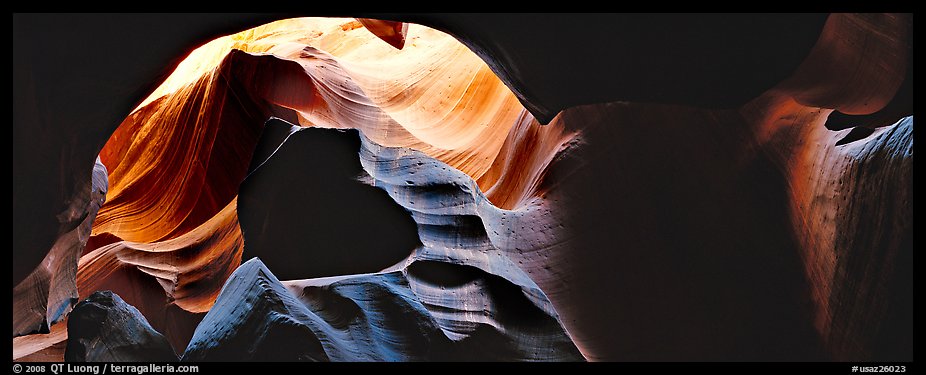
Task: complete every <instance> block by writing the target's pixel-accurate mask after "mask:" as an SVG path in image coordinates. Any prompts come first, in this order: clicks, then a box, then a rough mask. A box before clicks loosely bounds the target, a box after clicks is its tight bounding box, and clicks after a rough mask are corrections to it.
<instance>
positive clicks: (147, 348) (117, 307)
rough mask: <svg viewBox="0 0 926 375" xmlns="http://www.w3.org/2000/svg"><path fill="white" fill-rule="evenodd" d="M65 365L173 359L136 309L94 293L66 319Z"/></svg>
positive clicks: (114, 296)
mask: <svg viewBox="0 0 926 375" xmlns="http://www.w3.org/2000/svg"><path fill="white" fill-rule="evenodd" d="M64 360H65V361H68V362H147V361H152V362H165V361H176V360H177V356H176V354H174V349H173V348H171V347H170V343H168V342H167V339H165V338H164V336H163V335H161V334H160V333H158V331H155V330H154V328H151V325H149V324H148V321H147V320H145V317H144V316H142V315H141V313H140V312H138V309H136V308H134V307H132V306H131V305H129V304H126V303H125V301H123V300H122V298H119V295H118V294H114V293H113V292H110V291H102V292H94V293H93V294H91V295H90V297H88V298H87V299H85V300H83V301H81V302H80V303H78V304H77V306H75V307H74V311H73V312H72V313H71V315H70V317H69V319H68V344H67V349H66V350H65V352H64Z"/></svg>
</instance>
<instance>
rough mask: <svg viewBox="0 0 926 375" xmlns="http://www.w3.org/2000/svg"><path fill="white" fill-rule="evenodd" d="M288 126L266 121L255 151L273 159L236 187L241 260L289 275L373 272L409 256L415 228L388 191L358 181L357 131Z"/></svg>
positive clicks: (302, 277) (413, 243)
mask: <svg viewBox="0 0 926 375" xmlns="http://www.w3.org/2000/svg"><path fill="white" fill-rule="evenodd" d="M290 127H291V125H290V124H288V123H286V122H284V121H282V120H277V119H272V120H270V121H269V122H268V123H267V125H266V128H265V129H267V130H265V131H264V135H263V136H262V137H261V140H260V141H259V142H258V146H257V151H255V155H258V156H261V157H262V156H265V155H268V152H269V153H272V156H271V157H269V159H267V160H266V162H263V164H262V165H261V166H260V167H259V168H257V169H255V170H254V171H253V172H252V173H251V174H250V175H249V176H248V177H247V178H246V179H245V181H244V182H243V183H242V184H241V189H240V191H239V197H238V216H239V221H240V225H241V230H242V233H243V235H244V240H245V242H244V246H245V247H244V259H245V260H247V259H250V258H252V257H260V258H261V259H262V260H263V261H264V263H266V264H267V267H269V268H270V269H273V271H274V273H275V274H277V275H278V277H280V278H281V279H283V280H286V279H307V278H313V277H322V276H334V275H348V274H356V273H366V272H375V271H379V270H382V269H384V268H386V267H388V266H391V265H393V264H395V263H397V262H398V261H399V260H401V259H403V258H405V257H407V256H408V254H409V253H410V252H411V250H412V249H414V248H415V247H417V246H418V244H419V243H420V241H419V239H418V231H417V227H416V225H415V222H414V221H413V220H412V218H411V216H410V215H409V213H408V212H406V211H405V209H403V208H402V207H401V206H399V205H398V204H397V203H395V202H394V201H393V200H392V199H391V198H389V196H388V194H387V193H386V192H385V191H382V190H380V189H377V188H375V187H372V186H369V185H365V184H363V183H361V182H359V181H358V180H357V176H358V175H360V174H361V173H362V172H363V170H362V168H361V166H360V161H359V158H358V155H357V151H358V150H359V148H360V139H359V137H358V133H357V131H356V130H348V131H341V130H330V129H316V128H308V129H302V130H300V131H297V132H295V133H293V134H292V135H290V136H288V137H285V136H283V134H284V133H286V132H288V130H287V129H290ZM280 139H285V141H284V143H283V144H282V145H280V146H279V148H278V149H277V145H279V143H278V142H279V141H280ZM274 142H277V143H275V144H274ZM271 150H276V152H272V151H271ZM256 163H258V164H259V163H260V162H256ZM252 164H253V163H252Z"/></svg>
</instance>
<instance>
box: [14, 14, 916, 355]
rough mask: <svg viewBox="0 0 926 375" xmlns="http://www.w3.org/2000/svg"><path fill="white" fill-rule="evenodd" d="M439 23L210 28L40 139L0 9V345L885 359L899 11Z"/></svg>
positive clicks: (908, 168)
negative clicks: (112, 119)
mask: <svg viewBox="0 0 926 375" xmlns="http://www.w3.org/2000/svg"><path fill="white" fill-rule="evenodd" d="M357 16H364V17H366V16H367V15H357ZM56 17H57V16H56ZM242 17H243V18H242V19H241V21H242V22H243V24H251V23H256V22H258V21H260V22H261V23H262V22H264V21H267V19H264V18H261V17H264V16H261V17H257V16H254V17H251V18H248V17H244V16H242ZM249 17H250V16H249ZM266 17H271V16H269V15H268V16H266ZM466 17H467V16H465V15H446V16H440V15H434V16H420V15H409V16H404V15H388V16H383V17H366V18H357V19H349V18H292V19H284V20H280V21H275V22H272V23H269V24H264V25H262V26H258V27H256V28H252V29H247V30H245V31H241V32H238V33H235V34H231V35H228V36H223V37H220V38H218V39H214V40H212V41H210V42H208V43H206V44H204V45H201V46H199V47H198V48H196V49H195V50H192V52H189V53H188V54H187V55H185V57H184V58H183V59H182V61H181V60H177V61H178V62H175V63H174V64H173V65H171V64H167V63H163V64H164V66H169V67H171V68H173V71H172V73H170V74H169V75H167V76H166V78H165V79H164V80H163V81H158V82H159V83H160V85H159V86H157V87H156V88H153V89H151V90H148V91H147V92H146V93H147V94H149V95H147V96H130V99H125V98H124V97H125V96H126V94H125V92H122V91H119V90H116V92H110V91H107V90H101V91H99V92H97V95H100V96H101V97H103V98H105V97H106V95H111V96H114V97H115V96H120V97H122V99H121V100H122V101H121V102H118V103H122V104H120V105H123V104H124V105H125V106H124V108H121V109H119V110H121V111H124V112H122V117H121V118H122V120H121V123H118V126H116V124H106V123H103V124H97V125H93V126H91V127H90V130H92V131H87V132H82V133H80V132H78V133H62V134H65V135H69V136H70V137H71V138H69V139H70V142H77V143H80V145H79V146H61V147H60V148H61V150H60V153H61V154H62V155H67V154H75V155H79V157H77V158H67V159H65V158H62V159H60V160H59V159H57V158H55V157H44V158H39V159H36V160H32V159H30V158H29V157H28V156H29V155H30V154H29V153H30V152H33V151H32V150H28V149H27V148H26V147H25V146H22V145H20V143H21V142H22V141H23V140H24V139H26V138H27V137H26V136H25V134H26V133H27V132H28V131H29V129H30V128H29V126H30V125H29V124H31V123H32V122H33V121H41V122H42V126H43V128H42V129H45V128H44V127H49V128H54V126H61V125H48V124H49V123H48V122H47V121H50V120H46V119H45V118H44V117H36V118H32V117H28V116H26V115H27V114H30V113H35V111H37V109H36V108H40V107H41V105H43V103H45V102H43V101H41V100H36V99H34V98H38V97H41V95H42V89H43V88H44V87H43V86H41V85H39V86H36V85H35V84H34V83H33V82H37V81H36V80H42V79H46V78H30V77H33V76H40V75H39V74H38V73H41V72H42V69H43V67H44V65H42V64H40V63H38V64H35V65H29V66H30V67H29V68H22V69H27V70H26V72H27V73H29V74H26V73H24V74H19V73H18V71H17V70H16V69H20V68H19V67H20V66H21V65H18V62H19V61H23V64H25V63H27V62H30V61H31V60H29V59H30V58H35V59H38V58H37V57H35V56H39V54H38V52H36V50H35V48H36V47H27V46H23V43H26V42H28V41H41V40H43V38H44V35H45V34H43V31H42V30H43V29H42V28H41V27H40V26H42V25H46V24H44V23H43V22H44V21H37V20H35V19H32V18H30V17H26V16H23V17H21V18H16V17H14V42H15V43H14V44H16V45H15V46H14V47H15V48H16V50H17V51H19V52H18V53H19V55H20V56H19V57H18V59H21V60H17V59H14V60H15V61H14V63H15V64H14V95H15V100H14V107H15V109H17V111H18V112H17V111H14V113H15V116H14V122H15V123H16V127H15V128H14V146H15V150H14V170H15V171H14V178H15V179H16V180H15V181H14V182H15V185H16V188H15V189H14V222H17V223H19V220H20V219H22V221H23V225H25V224H26V223H30V224H31V225H33V226H34V228H33V229H29V230H28V231H23V232H22V233H17V230H14V295H13V359H14V360H23V361H26V360H61V359H67V360H86V361H97V360H175V359H178V358H181V359H182V360H185V361H203V360H206V361H216V360H217V361H235V360H238V361H240V360H248V361H253V360H257V361H262V360H270V361H272V360H285V361H291V360H300V361H302V360H305V361H428V360H442V361H446V360H501V361H585V360H591V361H600V360H606V361H607V360H633V361H640V360H644V361H646V360H747V361H749V360H755V361H770V360H771V361H778V360H845V361H867V360H880V361H898V360H912V325H913V319H912V299H913V294H912V268H913V266H912V225H913V224H912V222H913V210H912V201H913V190H912V172H913V137H912V134H913V122H914V119H913V117H912V109H911V108H910V105H911V103H912V102H911V101H910V100H909V98H910V95H912V94H911V93H912V57H911V56H912V53H911V49H912V36H911V33H912V27H913V21H912V16H910V15H902V14H900V15H898V14H862V15H856V14H832V15H828V16H827V15H802V16H735V15H722V16H721V15H716V16H705V15H701V16H698V15H693V16H639V17H640V18H639V19H631V18H628V17H632V16H612V17H610V18H609V16H606V15H602V16H586V17H587V18H581V17H582V16H563V17H562V18H557V17H555V16H552V15H551V16H510V18H505V16H502V15H491V16H487V17H486V18H485V20H484V23H483V24H480V23H478V22H473V20H472V19H467V18H466ZM775 17H779V18H775ZM272 18H273V17H271V19H272ZM376 18H378V19H376ZM210 20H211V18H209V17H205V18H204V19H203V20H202V21H203V22H202V23H199V24H198V26H196V27H206V26H209V25H211V23H210V22H212V21H210ZM467 20H469V21H470V22H467ZM405 21H415V22H420V23H422V24H426V25H430V26H433V27H436V28H439V29H441V30H444V31H447V32H449V33H450V34H446V33H444V32H442V31H438V30H435V29H431V28H428V27H425V26H422V25H419V24H413V23H407V22H405ZM580 21H581V22H580ZM618 21H622V22H618ZM725 21H729V22H725ZM68 22H76V21H68ZM68 22H64V24H67V25H71V26H73V25H72V24H70V23H68ZM100 22H102V21H100ZM505 22H507V23H505ZM77 23H78V25H79V24H80V23H79V22H77ZM644 23H646V24H649V25H650V26H652V25H663V26H665V27H666V30H667V31H666V32H667V33H668V34H667V35H682V39H683V40H682V41H686V40H687V41H688V42H690V43H689V44H690V46H691V48H694V47H697V46H698V45H699V44H701V43H704V44H709V45H710V46H712V47H710V48H709V49H706V50H700V52H698V51H695V50H688V49H685V48H689V47H685V48H682V47H679V46H678V45H676V44H677V43H681V42H679V41H678V40H675V39H673V38H668V37H665V38H664V37H663V36H660V35H661V34H660V35H651V33H652V32H651V30H653V28H652V27H649V28H647V29H646V30H650V31H647V32H643V31H641V30H642V29H640V28H639V27H637V26H639V25H643V24H644ZM782 24H788V25H790V26H788V27H785V26H782ZM538 25H541V26H545V27H543V28H542V29H543V31H537V34H536V36H538V37H537V38H536V40H525V39H524V38H526V36H525V35H524V33H528V32H529V31H530V30H535V29H537V30H539V29H540V26H538ZM609 25H611V26H609ZM615 25H621V26H615ZM190 27H193V26H190ZM782 28H784V29H782ZM747 29H748V30H747ZM126 30H128V31H127V32H131V30H133V29H132V28H127V29H126ZM203 30H205V29H203ZM216 30H222V29H216ZM686 31H687V33H686ZM747 31H751V33H750V32H747ZM495 33H501V34H495ZM583 33H587V34H589V36H586V37H582V36H581V35H582V34H583ZM190 35H200V34H195V33H194V34H190ZM493 35H502V36H500V37H498V38H495V37H493ZM603 35H604V36H603ZM749 35H752V36H749ZM583 38H584V39H583ZM635 38H636V39H635ZM711 38H713V40H711V41H710V42H708V41H705V39H711ZM689 39H690V40H689ZM633 40H638V41H637V42H632V41H633ZM553 42H555V43H554V44H556V45H557V46H558V48H559V49H558V50H557V52H556V53H554V54H552V56H550V54H549V48H545V49H544V51H546V52H543V51H541V50H540V47H541V46H542V45H546V44H548V43H553ZM592 42H594V43H592ZM606 42H607V43H611V44H607V43H606ZM612 42H613V43H612ZM590 43H591V44H594V48H592V47H593V46H592V45H591V44H590ZM647 43H651V44H647ZM666 43H668V44H666ZM725 43H726V44H725ZM761 43H767V44H766V45H764V46H761V48H760V46H759V45H758V44H761ZM199 44H201V43H199ZM644 44H645V45H644ZM660 44H663V45H660ZM165 45H171V44H170V43H168V42H165ZM193 46H196V45H193ZM673 46H675V47H678V48H675V47H673ZM737 46H739V47H737ZM669 47H673V48H669ZM753 49H755V50H756V51H757V52H756V53H758V55H750V54H748V53H744V52H743V51H747V50H753ZM596 50H598V51H597V52H596ZM734 50H735V53H734ZM616 51H622V52H627V53H621V54H620V55H621V59H619V60H618V59H616V57H615V54H616V53H617V52H616ZM665 51H676V52H673V53H675V54H676V55H675V56H667V55H664V54H665V53H668V52H665ZM711 51H713V52H711ZM760 51H761V52H760ZM631 52H637V54H634V53H631ZM670 55H671V54H670ZM731 55H736V56H747V57H744V58H742V59H739V60H738V59H736V58H731V57H730V56H731ZM766 55H769V56H777V58H771V57H769V58H760V57H762V56H766ZM544 56H548V57H549V58H548V59H547V58H546V57H544ZM686 56H687V57H688V58H685V57H686ZM750 56H751V57H750ZM14 57H15V54H14ZM171 57H174V56H171ZM695 57H697V58H695ZM766 57H768V56H766ZM162 58H165V57H162ZM715 59H717V60H722V61H723V65H717V64H714V62H715V61H714V60H715ZM545 60H548V61H545ZM158 61H162V60H158ZM618 61H624V62H623V63H618ZM627 61H630V62H627ZM606 68H607V69H606ZM28 69H33V70H28ZM126 69H128V68H126ZM139 69H141V68H139ZM555 72H561V73H562V74H554V73H555ZM603 72H607V75H604V74H603ZM725 72H731V73H729V74H728V73H725ZM129 73H131V74H129ZM142 73H144V72H139V71H130V72H128V73H126V77H131V76H132V74H140V75H142V76H144V77H147V78H146V79H147V81H145V80H142V81H139V83H138V85H143V84H146V83H148V82H149V81H150V80H155V79H156V75H154V74H148V75H145V74H142ZM594 74H599V78H596V77H595V76H594ZM660 74H663V78H665V79H668V78H667V77H676V76H678V77H677V79H676V81H673V82H672V83H671V84H668V83H665V82H663V83H661V84H659V82H658V79H656V78H654V77H658V76H660ZM499 77H501V78H499ZM621 77H624V78H621ZM627 77H632V78H627ZM686 77H687V78H686ZM686 79H687V81H686ZM653 80H655V81H653ZM654 83H656V84H654ZM36 87H38V88H36ZM88 95H89V94H88ZM52 97H53V95H52ZM131 98H136V99H131ZM49 100H51V99H49ZM81 100H84V99H81ZM87 100H91V99H87ZM93 100H96V99H93ZM100 100H101V99H100ZM127 100H128V101H127ZM133 100H134V101H133ZM19 109H22V110H19ZM836 111H838V113H837V112H836ZM90 112H92V111H90ZM90 112H87V113H90ZM117 112H118V111H117ZM78 113H80V112H79V111H78ZM78 116H79V115H78ZM91 118H94V116H93V115H92V113H91V115H88V116H87V117H79V119H82V120H81V121H87V119H91ZM96 118H98V119H100V120H101V121H104V122H105V121H106V120H105V119H104V118H103V117H100V116H97V117H96ZM77 123H78V124H83V122H80V121H77ZM88 126H89V125H88ZM107 127H109V128H107ZM68 131H70V130H68ZM43 139H44V138H43ZM42 142H46V141H44V140H42ZM47 142H48V144H50V145H57V144H58V143H59V142H60V141H58V140H50V141H47ZM104 142H105V144H104ZM87 150H93V152H92V153H90V152H88V151H87ZM56 152H58V151H56ZM85 154H86V155H85ZM96 154H98V157H97V156H96ZM87 155H91V156H93V157H97V160H96V163H95V164H94V163H92V158H91V160H90V161H91V163H86V164H87V165H83V164H82V162H81V160H84V158H85V157H86V156H87ZM30 163H38V164H37V166H36V167H35V168H43V167H44V166H45V165H46V164H49V165H52V166H53V167H54V168H56V169H54V170H61V171H62V173H61V174H60V176H52V175H49V174H48V172H47V171H44V170H39V171H31V169H28V168H32V167H30ZM77 166H81V168H83V169H80V168H77ZM24 168H26V169H24ZM91 171H92V174H91V173H90V172H91ZM55 179H58V180H55ZM48 180H55V181H57V182H56V183H54V184H42V183H40V182H43V181H48ZM29 186H35V187H36V188H37V189H38V188H40V189H50V191H51V192H46V191H45V190H36V191H35V192H31V191H28V189H29ZM55 189H57V190H55ZM46 193H47V194H46ZM43 194H44V195H43ZM20 197H24V198H23V199H26V198H28V199H33V198H34V197H51V198H54V199H51V200H50V201H49V202H44V203H42V204H41V205H40V209H37V210H35V211H34V212H28V213H26V211H25V210H23V209H21V207H24V206H21V205H26V204H27V203H28V202H23V203H17V202H18V199H19V198H20ZM63 207H64V208H63ZM54 210H58V211H56V213H55V215H52V216H50V217H46V216H48V213H49V212H52V211H54ZM17 225H20V224H17ZM43 257H44V258H43ZM102 290H108V291H112V292H107V293H108V294H107V293H94V292H96V291H102ZM119 296H121V298H120V297H119ZM88 297H89V299H88ZM82 299H86V300H85V301H84V302H81V303H80V304H77V307H76V308H75V310H74V311H73V312H71V311H70V310H71V307H72V306H73V305H74V304H75V303H76V302H77V301H78V300H82ZM123 299H124V301H123ZM133 306H134V307H133ZM69 312H70V316H69V317H67V318H66V316H68V313H69ZM65 319H66V322H65V321H64V320H65ZM99 321H118V322H123V323H119V324H114V325H107V326H105V327H103V326H101V327H96V326H93V324H92V322H99ZM55 322H58V323H56V324H55ZM94 327H96V328H94ZM136 333H139V334H136ZM171 348H172V349H173V351H172V352H171ZM184 348H185V349H184ZM162 354H163V355H162ZM154 355H157V358H154V357H151V356H154Z"/></svg>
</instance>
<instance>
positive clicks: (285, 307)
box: [183, 258, 582, 361]
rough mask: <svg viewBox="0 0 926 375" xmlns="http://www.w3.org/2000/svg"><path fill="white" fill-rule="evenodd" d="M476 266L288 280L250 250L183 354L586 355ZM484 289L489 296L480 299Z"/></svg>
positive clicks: (238, 357)
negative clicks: (464, 275) (466, 305)
mask: <svg viewBox="0 0 926 375" xmlns="http://www.w3.org/2000/svg"><path fill="white" fill-rule="evenodd" d="M421 267H429V266H426V265H422V266H421ZM432 271H433V270H432ZM442 271H446V270H442ZM421 272H422V271H418V273H421ZM450 275H454V273H453V272H451V273H450ZM477 275H478V272H477V274H476V275H473V276H475V277H471V278H470V279H469V280H465V281H463V282H452V283H450V284H449V285H448V283H447V282H446V281H445V282H435V281H434V280H427V279H423V278H420V277H414V276H412V268H411V267H410V268H408V269H407V271H392V272H385V273H377V274H367V275H354V276H346V277H335V278H325V279H313V280H302V281H291V282H285V286H284V283H281V282H280V281H279V280H278V279H277V278H276V277H275V276H274V275H273V273H271V272H270V270H268V269H267V268H266V266H264V265H263V263H261V262H260V260H258V259H256V258H255V259H251V260H250V261H248V262H246V263H244V264H242V265H241V267H239V268H238V270H237V271H235V273H234V274H233V275H232V277H231V278H230V279H229V280H228V283H227V284H226V285H225V287H224V288H223V291H222V294H221V295H220V296H219V299H218V301H217V302H216V305H215V307H214V308H213V309H212V310H211V311H210V312H209V314H207V315H206V318H205V319H203V322H202V323H201V324H200V326H199V328H197V330H196V333H195V334H194V335H193V339H192V341H191V342H190V345H189V346H188V347H187V350H186V352H185V353H184V356H183V359H184V360H185V361H186V360H192V361H216V360H219V361H254V360H256V361H280V360H283V361H328V360H333V361H421V360H443V361H447V360H456V361H459V360H573V361H574V360H581V359H582V357H581V355H580V354H579V352H578V351H577V350H576V349H575V346H573V345H572V343H571V341H570V340H569V338H568V337H567V336H566V334H565V332H564V331H563V330H562V328H561V327H560V326H559V325H558V324H556V320H555V319H552V318H551V317H550V316H547V315H545V314H543V312H542V311H540V310H536V309H534V310H533V311H531V309H532V307H531V305H530V304H529V303H528V304H525V303H526V302H527V301H525V300H524V299H523V297H520V298H521V300H518V294H519V293H518V292H516V291H517V290H518V289H517V288H515V289H514V290H511V289H509V290H507V291H505V289H506V287H505V286H504V283H502V284H498V281H494V280H492V279H491V278H486V277H485V276H477ZM440 277H442V276H438V278H440ZM423 280H427V281H423ZM438 286H440V287H439V288H438ZM477 292H478V293H479V295H480V296H481V298H473V297H477ZM512 292H514V294H511V293H512ZM460 294H464V295H460ZM448 297H450V298H448ZM460 297H463V298H462V299H461V298H460ZM512 297H514V298H512ZM460 300H466V301H468V302H470V303H473V304H474V305H475V306H483V308H484V309H486V310H484V311H483V314H478V313H477V314H473V311H468V310H462V309H461V306H454V305H450V306H448V305H442V304H440V302H448V301H450V302H452V301H460ZM432 314H433V315H432ZM506 315H507V316H506ZM506 318H507V319H506ZM509 319H510V320H509Z"/></svg>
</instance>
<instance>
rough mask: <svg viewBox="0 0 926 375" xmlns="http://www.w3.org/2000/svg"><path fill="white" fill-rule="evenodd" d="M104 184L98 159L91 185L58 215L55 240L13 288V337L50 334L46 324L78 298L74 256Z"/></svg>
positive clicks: (78, 252) (83, 241) (102, 197)
mask: <svg viewBox="0 0 926 375" xmlns="http://www.w3.org/2000/svg"><path fill="white" fill-rule="evenodd" d="M106 185H107V177H106V166H104V165H103V164H102V163H100V159H99V158H97V160H96V163H95V164H94V165H93V177H92V179H91V184H90V188H89V189H88V190H86V191H82V192H80V194H79V195H77V196H75V197H73V200H72V201H71V204H70V206H69V207H68V210H67V211H65V212H62V213H60V214H58V215H57V219H58V222H59V223H60V229H59V233H58V236H57V238H58V239H57V241H55V243H54V245H52V247H51V249H49V250H48V254H47V255H46V256H45V259H43V260H42V263H41V264H39V266H38V267H36V269H35V270H33V271H32V273H31V274H29V276H28V277H26V279H25V280H23V281H22V282H21V283H19V285H16V286H15V287H14V288H13V301H14V303H13V337H16V336H19V335H24V334H29V333H35V332H39V333H49V326H51V325H52V324H54V323H56V322H58V321H59V320H61V319H62V318H64V316H65V315H66V314H67V313H68V312H69V311H71V305H72V304H73V303H74V302H75V301H76V300H77V285H76V284H75V278H76V274H77V267H76V266H77V258H78V257H80V255H81V251H82V250H83V249H84V246H85V245H86V244H87V240H88V239H89V237H90V231H91V226H92V225H93V222H94V221H93V220H94V218H95V217H96V215H97V212H98V211H99V209H100V206H101V205H102V204H103V202H104V201H105V200H106V189H107V187H106Z"/></svg>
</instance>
